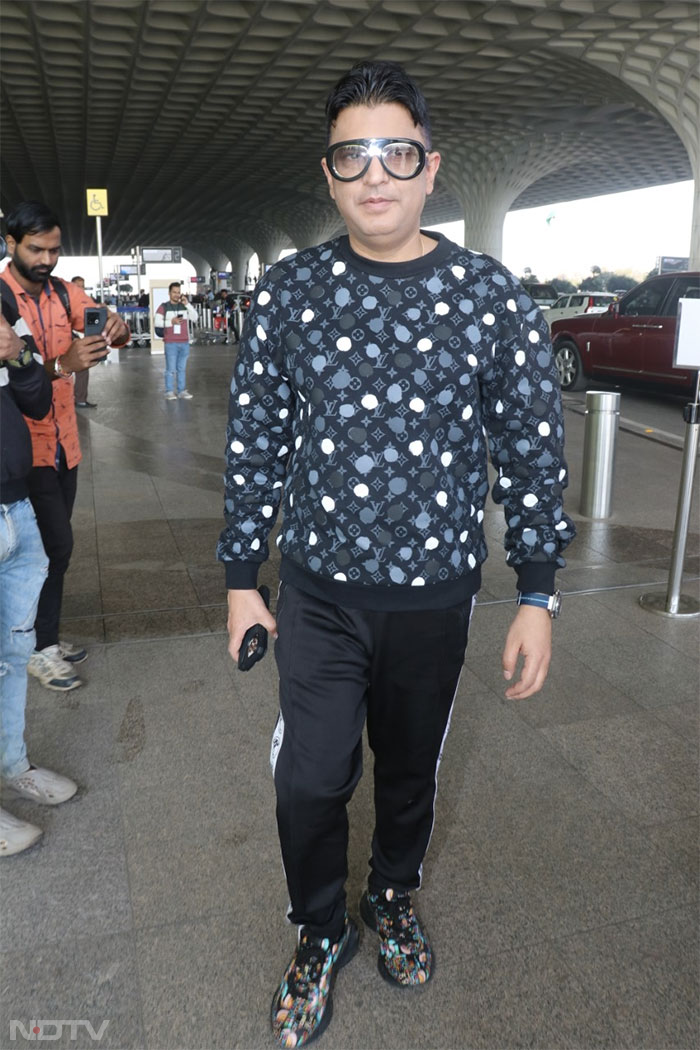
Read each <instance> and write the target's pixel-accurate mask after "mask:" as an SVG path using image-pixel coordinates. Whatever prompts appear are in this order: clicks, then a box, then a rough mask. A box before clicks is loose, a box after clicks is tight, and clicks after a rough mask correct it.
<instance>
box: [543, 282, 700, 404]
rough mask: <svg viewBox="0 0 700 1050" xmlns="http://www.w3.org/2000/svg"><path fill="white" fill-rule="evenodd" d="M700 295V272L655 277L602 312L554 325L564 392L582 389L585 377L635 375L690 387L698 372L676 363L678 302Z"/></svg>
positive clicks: (667, 384)
mask: <svg viewBox="0 0 700 1050" xmlns="http://www.w3.org/2000/svg"><path fill="white" fill-rule="evenodd" d="M681 298H685V299H691V298H692V299H698V298H700V273H695V272H693V273H662V274H658V275H656V276H655V277H650V278H649V279H648V280H647V281H643V282H642V284H638V285H637V287H636V288H632V290H631V291H629V292H627V294H626V295H623V296H622V298H621V299H619V300H618V301H617V302H616V303H612V304H611V305H610V306H609V307H608V309H607V310H606V311H605V313H603V314H582V315H580V316H578V317H566V318H562V320H560V321H554V322H553V323H552V344H553V346H554V356H555V359H556V363H557V369H558V371H559V379H560V382H561V387H562V390H581V389H582V388H583V386H584V385H585V381H586V379H613V378H615V379H630V380H636V381H640V382H644V383H653V384H663V385H664V386H669V387H673V388H676V389H678V390H680V391H684V390H688V389H691V388H692V387H693V386H694V384H695V380H696V375H697V373H696V372H694V371H691V370H689V369H687V368H686V369H683V368H674V367H673V346H674V341H675V337H676V321H677V315H678V300H679V299H681Z"/></svg>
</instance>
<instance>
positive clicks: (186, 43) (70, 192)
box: [1, 0, 700, 272]
mask: <svg viewBox="0 0 700 1050" xmlns="http://www.w3.org/2000/svg"><path fill="white" fill-rule="evenodd" d="M699 11H700V8H699V6H698V3H697V0H690V2H686V0H486V2H482V0H148V2H144V0H87V2H85V0H3V6H2V45H1V46H2V87H3V102H2V109H3V113H2V194H1V201H2V207H3V210H4V211H5V212H6V211H7V210H8V208H9V207H11V206H12V205H13V204H14V203H15V202H16V201H18V200H21V199H26V198H37V199H40V200H44V201H46V202H47V203H49V204H50V205H52V206H53V207H54V208H55V209H56V211H57V212H58V214H59V215H60V216H61V217H62V221H63V228H64V249H65V251H66V252H68V253H71V254H88V253H90V252H93V251H94V250H95V243H94V225H95V224H94V222H93V221H92V220H91V219H89V218H88V217H87V215H86V212H85V190H86V188H88V187H106V188H107V189H108V190H109V203H110V212H109V218H108V219H107V220H106V221H105V223H104V226H103V233H104V248H105V251H106V252H107V253H109V254H122V253H128V252H129V250H130V249H131V248H132V247H133V246H134V245H136V244H141V245H143V244H152V245H158V244H163V245H168V244H174V245H182V247H183V249H184V253H185V255H186V256H187V257H188V258H189V259H190V260H191V261H192V262H194V264H195V266H196V267H197V268H198V269H199V268H200V266H203V265H204V264H205V263H206V264H210V265H212V266H214V267H215V268H222V267H223V266H224V265H225V263H226V261H228V260H231V261H232V263H233V266H234V272H235V271H236V269H237V267H238V266H239V265H240V264H241V261H242V260H243V259H244V258H247V257H248V256H249V255H250V254H251V252H252V251H257V252H258V255H259V256H260V258H261V259H262V260H266V261H272V260H273V259H275V258H276V257H277V253H278V252H279V250H280V249H281V248H283V247H290V246H294V247H303V246H305V245H307V244H313V243H317V242H319V241H321V240H323V239H324V238H326V237H328V236H330V235H332V234H334V233H335V232H337V231H338V229H339V228H340V225H339V220H338V217H337V214H336V212H335V208H334V206H333V205H332V204H331V202H330V201H329V199H328V193H327V188H326V185H325V180H324V179H323V176H322V173H321V169H320V165H319V160H320V157H321V155H322V153H323V151H324V149H325V128H324V104H325V99H326V96H327V94H328V91H329V90H330V88H331V87H332V86H333V84H334V83H335V82H336V80H337V79H338V78H339V77H340V76H341V75H342V74H343V73H344V72H346V71H347V70H348V68H349V67H350V66H351V65H352V64H353V63H354V62H355V61H357V60H358V59H362V58H382V59H393V60H396V61H399V62H401V63H402V64H404V65H405V67H406V68H407V69H408V71H409V72H410V73H411V74H413V75H414V76H415V77H416V78H417V80H418V81H419V83H420V84H421V86H422V87H423V89H424V91H425V93H426V95H427V97H428V100H429V102H430V105H431V110H432V114H433V142H434V145H435V148H437V149H439V150H440V152H441V153H442V155H443V162H442V167H441V171H440V175H439V178H438V188H437V190H436V192H435V194H434V195H433V197H431V198H430V199H429V202H428V205H427V208H426V212H425V221H426V223H429V224H430V223H437V222H445V221H450V220H455V219H460V218H464V220H465V224H466V240H467V244H468V245H470V246H471V247H473V248H477V249H479V250H482V251H490V252H492V253H493V254H495V255H499V254H500V247H501V235H502V226H503V220H504V218H505V214H506V212H507V211H508V210H509V209H511V208H523V207H531V206H534V205H539V204H547V203H552V202H554V201H562V200H572V199H575V198H579V197H589V196H592V195H595V194H600V193H610V192H614V191H618V190H626V189H633V188H636V187H641V186H650V185H655V184H660V183H664V182H673V181H677V180H680V179H687V178H691V177H694V178H695V180H696V206H695V216H694V228H695V233H694V238H693V254H694V255H695V256H697V254H698V250H699V236H700V235H699V234H698V212H699V210H700V209H699V207H698V203H697V202H698V195H697V186H698V183H699V181H700V160H699V155H700V132H699V131H698V128H699V127H700V80H699V76H698V41H699V39H700V33H699V29H700V23H699ZM695 261H696V262H698V261H699V260H698V259H697V258H696V259H695Z"/></svg>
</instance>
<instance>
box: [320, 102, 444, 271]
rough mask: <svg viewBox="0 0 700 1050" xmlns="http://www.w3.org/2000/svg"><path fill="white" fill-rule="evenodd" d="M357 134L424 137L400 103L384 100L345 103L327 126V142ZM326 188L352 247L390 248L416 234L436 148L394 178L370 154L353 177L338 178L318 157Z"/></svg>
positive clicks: (437, 156) (379, 250) (382, 250)
mask: <svg viewBox="0 0 700 1050" xmlns="http://www.w3.org/2000/svg"><path fill="white" fill-rule="evenodd" d="M360 138H365V139H369V138H408V139H414V140H417V141H419V142H422V143H423V144H424V145H425V146H426V148H427V143H426V139H425V135H424V133H423V129H422V128H420V127H416V125H415V124H414V123H413V118H412V117H411V114H410V113H409V112H408V110H407V109H406V108H405V106H402V105H400V104H399V103H398V102H386V103H382V104H381V105H378V106H348V107H347V108H346V109H343V110H341V112H340V113H339V114H338V118H337V120H336V122H335V124H334V125H333V127H332V129H331V135H330V141H329V145H333V143H334V142H344V141H345V140H348V139H360ZM321 165H322V167H323V171H324V173H325V176H326V180H327V182H328V190H329V192H330V195H331V197H332V198H333V200H334V201H335V203H336V205H337V207H338V211H339V212H340V214H341V215H342V217H343V219H344V220H345V225H346V226H347V228H348V233H349V234H350V241H351V243H352V244H353V247H355V248H359V249H360V254H362V251H361V249H363V248H364V249H366V250H367V251H369V252H370V253H371V254H373V255H374V254H378V255H380V256H381V255H382V254H384V253H391V252H392V251H394V250H396V249H400V248H401V246H403V245H407V244H408V243H409V242H410V241H411V239H412V238H413V239H415V238H416V237H417V236H418V231H419V229H420V217H421V213H422V211H423V206H424V204H425V198H426V197H427V196H428V195H429V194H430V193H432V192H433V185H434V182H435V175H436V173H437V170H438V167H439V165H440V154H439V153H436V152H433V153H429V154H428V155H427V157H426V162H425V167H424V168H423V171H421V173H420V174H419V175H417V176H416V177H415V178H413V179H395V178H393V177H392V176H391V175H389V174H388V172H386V171H385V170H384V168H383V167H382V165H381V163H380V160H379V158H378V157H373V158H372V162H371V163H370V166H369V168H368V169H367V171H366V172H365V174H364V175H363V176H362V177H361V178H359V179H357V180H356V181H355V182H339V181H338V180H337V179H334V178H333V176H332V175H331V173H330V171H329V170H328V165H327V164H326V160H325V157H324V159H323V160H322V161H321Z"/></svg>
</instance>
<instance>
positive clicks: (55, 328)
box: [0, 266, 99, 468]
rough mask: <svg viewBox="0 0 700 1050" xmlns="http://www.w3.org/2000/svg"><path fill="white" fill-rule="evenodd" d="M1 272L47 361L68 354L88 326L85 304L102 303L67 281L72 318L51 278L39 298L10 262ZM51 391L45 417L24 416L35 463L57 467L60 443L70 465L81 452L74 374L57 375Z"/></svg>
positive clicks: (69, 465) (70, 465)
mask: <svg viewBox="0 0 700 1050" xmlns="http://www.w3.org/2000/svg"><path fill="white" fill-rule="evenodd" d="M0 276H2V280H3V281H6V282H7V284H8V285H9V287H10V288H11V289H12V291H13V292H14V295H15V299H16V300H17V309H18V310H19V315H20V317H22V318H23V319H24V320H25V321H26V323H27V325H28V326H29V329H30V331H31V333H32V335H33V336H34V342H35V343H36V345H37V349H38V351H39V353H40V354H41V355H42V357H43V358H44V360H45V361H51V360H52V359H53V358H54V357H60V356H61V354H65V352H66V351H67V350H68V347H69V346H70V344H71V343H72V342H73V329H75V330H76V332H82V331H83V329H84V327H85V323H84V322H85V318H84V310H85V307H86V306H96V305H99V304H97V303H95V301H94V300H93V299H91V298H90V296H89V295H86V294H85V292H84V291H82V289H80V288H78V286H77V285H75V284H70V283H69V282H68V281H64V282H63V283H64V284H65V286H66V288H67V290H68V299H69V302H70V307H71V319H70V321H69V320H68V315H67V313H66V310H65V307H64V305H63V303H62V302H61V300H60V299H59V297H58V295H57V293H56V292H55V291H54V289H53V287H52V286H51V283H50V282H48V281H47V283H46V284H45V285H44V287H43V289H42V291H41V294H40V296H39V298H38V300H37V299H34V298H33V297H32V296H31V295H30V294H29V293H28V292H26V291H25V290H24V288H23V287H22V286H21V284H19V283H18V282H17V281H16V280H15V278H14V277H13V276H12V273H11V271H10V267H9V266H7V267H6V268H5V269H4V270H3V271H2V274H1V275H0ZM51 391H52V404H51V409H50V411H49V412H48V413H47V414H46V415H45V416H44V418H43V419H28V418H27V416H25V417H24V418H25V420H26V423H27V426H28V427H29V430H30V433H31V435H32V451H33V454H34V457H33V458H34V466H35V467H56V466H57V461H58V446H59V445H61V446H62V448H63V451H64V452H65V454H66V463H67V464H68V467H69V468H70V467H75V466H77V464H78V463H79V462H80V460H81V458H82V454H81V452H80V441H79V440H78V423H77V420H76V418H75V405H74V398H73V378H72V376H66V377H65V378H60V379H54V380H53V381H52V383H51Z"/></svg>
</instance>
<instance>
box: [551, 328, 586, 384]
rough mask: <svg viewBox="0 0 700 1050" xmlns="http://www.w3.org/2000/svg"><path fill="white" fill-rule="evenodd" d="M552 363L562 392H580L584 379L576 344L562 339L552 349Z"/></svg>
mask: <svg viewBox="0 0 700 1050" xmlns="http://www.w3.org/2000/svg"><path fill="white" fill-rule="evenodd" d="M554 361H555V364H556V366H557V372H558V373H559V383H560V385H561V388H562V390H582V389H583V386H584V381H585V377H584V374H583V365H582V364H581V355H580V354H579V352H578V347H577V346H576V344H575V343H572V342H571V341H570V340H569V339H562V341H561V342H560V343H557V345H556V347H555V348H554Z"/></svg>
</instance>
